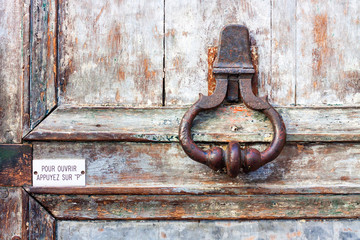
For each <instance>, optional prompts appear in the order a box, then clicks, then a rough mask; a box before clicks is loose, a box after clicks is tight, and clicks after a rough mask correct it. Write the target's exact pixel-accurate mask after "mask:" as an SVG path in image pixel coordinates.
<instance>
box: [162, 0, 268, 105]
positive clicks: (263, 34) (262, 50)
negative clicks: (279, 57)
mask: <svg viewBox="0 0 360 240" xmlns="http://www.w3.org/2000/svg"><path fill="white" fill-rule="evenodd" d="M270 9H271V5H270V1H256V2H254V1H227V2H224V1H213V0H210V1H166V4H165V82H166V86H165V93H166V95H165V96H166V105H177V106H179V105H189V104H192V103H194V102H195V101H196V100H197V99H198V94H199V93H203V94H206V95H207V92H208V80H207V76H208V50H209V48H210V47H214V46H217V45H218V44H219V42H218V41H219V35H220V31H221V29H222V28H223V27H224V26H225V25H226V24H230V23H240V24H245V25H246V26H247V27H248V28H249V31H250V36H251V39H252V41H251V43H252V46H253V51H255V53H254V55H255V56H256V58H259V59H261V61H258V63H259V65H258V66H257V69H258V70H259V73H258V75H259V78H260V79H261V81H262V82H263V83H268V82H269V81H270V75H271V74H270V72H271V58H270V56H271V54H270V53H271V18H270V14H271V13H270V12H271V11H270Z"/></svg>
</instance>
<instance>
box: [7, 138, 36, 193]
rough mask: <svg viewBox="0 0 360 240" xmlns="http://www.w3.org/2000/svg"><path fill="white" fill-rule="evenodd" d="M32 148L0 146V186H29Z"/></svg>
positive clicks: (17, 145)
mask: <svg viewBox="0 0 360 240" xmlns="http://www.w3.org/2000/svg"><path fill="white" fill-rule="evenodd" d="M31 160H32V146H31V145H28V144H0V186H8V187H20V186H25V185H31Z"/></svg>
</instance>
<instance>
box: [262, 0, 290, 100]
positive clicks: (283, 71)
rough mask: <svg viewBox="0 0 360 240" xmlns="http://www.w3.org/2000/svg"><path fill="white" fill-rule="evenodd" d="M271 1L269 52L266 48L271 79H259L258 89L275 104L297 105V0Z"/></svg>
mask: <svg viewBox="0 0 360 240" xmlns="http://www.w3.org/2000/svg"><path fill="white" fill-rule="evenodd" d="M271 4H272V7H271V8H272V10H271V53H268V52H265V54H270V58H271V60H270V61H271V63H270V64H271V72H270V73H269V74H270V76H269V77H268V79H270V81H269V82H265V80H263V79H260V80H258V82H259V83H261V84H260V86H259V90H260V91H261V92H265V93H266V94H267V95H268V97H269V100H270V101H271V102H272V103H273V104H275V105H280V106H289V105H296V98H297V96H296V47H295V46H296V24H297V22H296V14H295V13H296V8H297V6H296V4H297V1H289V0H276V1H271ZM259 58H260V59H258V61H259V62H261V61H263V59H262V58H261V56H260V57H259ZM260 77H261V78H263V76H260Z"/></svg>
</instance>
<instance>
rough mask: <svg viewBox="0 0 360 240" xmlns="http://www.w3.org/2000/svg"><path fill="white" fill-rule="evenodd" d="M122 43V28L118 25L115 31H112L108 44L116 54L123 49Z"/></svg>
mask: <svg viewBox="0 0 360 240" xmlns="http://www.w3.org/2000/svg"><path fill="white" fill-rule="evenodd" d="M121 41H122V36H121V26H120V24H117V25H116V26H115V28H114V29H111V30H110V32H109V34H108V38H107V43H108V44H109V45H110V46H111V48H112V51H113V52H116V51H117V50H119V49H121Z"/></svg>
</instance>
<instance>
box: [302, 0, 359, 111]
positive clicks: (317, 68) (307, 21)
mask: <svg viewBox="0 0 360 240" xmlns="http://www.w3.org/2000/svg"><path fill="white" fill-rule="evenodd" d="M296 14H297V38H296V41H297V47H296V55H297V69H296V70H297V72H296V74H297V93H296V96H297V103H298V104H299V105H333V104H341V105H359V103H360V71H359V69H360V45H359V39H360V18H359V16H360V4H359V1H357V0H347V1H332V0H326V1H319V0H317V1H308V0H298V3H297V12H296Z"/></svg>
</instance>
